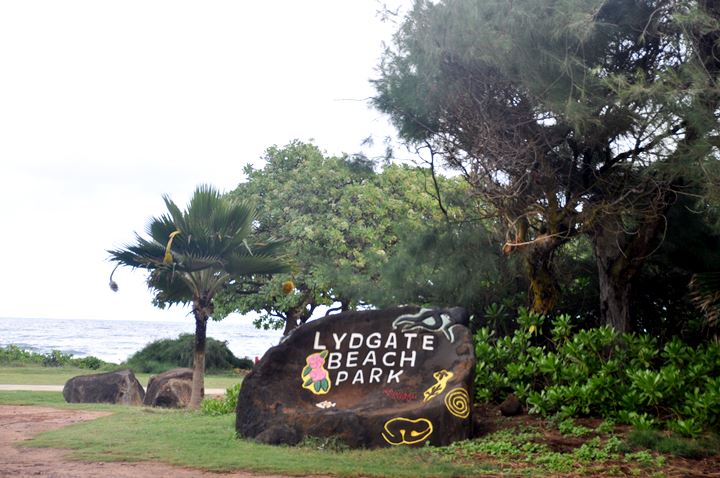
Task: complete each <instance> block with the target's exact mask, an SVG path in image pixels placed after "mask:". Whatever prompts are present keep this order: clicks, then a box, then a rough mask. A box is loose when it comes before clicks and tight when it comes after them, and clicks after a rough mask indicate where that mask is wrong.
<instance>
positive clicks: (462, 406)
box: [445, 388, 470, 420]
mask: <svg viewBox="0 0 720 478" xmlns="http://www.w3.org/2000/svg"><path fill="white" fill-rule="evenodd" d="M445 406H446V407H447V409H448V411H449V412H450V413H452V414H453V415H455V416H456V417H458V418H461V419H463V420H464V419H466V418H468V417H469V416H470V396H469V395H468V393H467V390H465V389H464V388H454V389H452V390H450V391H449V392H448V393H447V394H446V395H445Z"/></svg>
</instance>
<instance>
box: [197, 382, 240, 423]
mask: <svg viewBox="0 0 720 478" xmlns="http://www.w3.org/2000/svg"><path fill="white" fill-rule="evenodd" d="M241 385H242V384H240V383H237V384H235V385H233V386H232V387H229V388H228V389H226V390H225V396H223V397H218V398H207V399H205V400H203V401H202V403H201V404H200V410H201V411H202V413H203V414H205V415H212V416H215V415H226V414H228V413H235V409H236V408H237V402H238V395H239V394H240V386H241Z"/></svg>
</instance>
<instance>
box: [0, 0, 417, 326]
mask: <svg viewBox="0 0 720 478" xmlns="http://www.w3.org/2000/svg"><path fill="white" fill-rule="evenodd" d="M385 3H387V4H388V6H397V5H407V4H408V3H410V1H409V0H404V1H403V0H396V1H391V0H388V1H387V2H385ZM379 7H380V4H379V3H378V2H376V1H375V0H295V1H292V0H287V1H280V0H274V1H272V0H263V1H253V2H250V1H239V0H234V1H202V2H201V1H178V0H172V1H151V0H142V1H132V0H130V1H128V0H124V1H112V2H111V1H100V0H87V1H68V0H63V1H57V0H50V1H34V0H7V1H3V2H0V178H1V183H0V212H1V213H2V222H1V224H2V226H0V254H2V260H1V261H0V264H1V268H0V317H20V318H23V317H26V318H35V317H38V318H82V319H135V320H137V319H139V320H150V319H153V320H154V319H168V320H181V319H184V318H185V315H186V314H187V310H183V309H178V308H172V309H169V310H166V311H161V310H158V309H155V308H153V307H152V306H151V305H150V299H151V295H150V293H149V292H148V290H147V288H146V287H145V285H144V274H143V272H142V271H131V270H122V269H119V270H118V272H116V274H115V279H116V281H117V282H118V284H119V286H120V290H119V292H117V293H113V292H112V291H111V290H110V289H109V287H108V285H107V284H108V277H109V275H110V272H111V270H112V265H111V264H110V263H109V262H107V253H106V250H107V249H111V248H114V247H117V246H120V245H122V244H124V243H127V242H130V241H132V240H133V232H134V231H138V232H143V231H144V227H145V224H146V223H147V220H148V219H149V218H150V217H151V216H153V215H158V214H160V213H162V212H163V211H164V205H163V203H162V199H161V196H162V194H165V193H167V194H169V195H170V196H171V197H172V198H173V199H174V200H175V201H176V202H178V204H183V205H184V204H186V202H187V199H188V198H189V196H190V194H191V193H192V191H193V189H194V188H195V186H196V185H198V184H200V183H210V184H213V185H215V186H217V187H218V188H220V189H221V190H225V191H228V190H231V189H233V188H234V187H235V186H236V185H237V183H239V182H240V181H242V179H243V178H242V169H243V166H244V165H245V164H247V163H250V162H255V163H256V164H259V163H258V159H259V158H260V156H261V155H262V153H263V151H264V150H265V149H266V148H267V147H269V146H271V145H273V144H278V145H282V144H285V143H287V142H289V141H290V140H292V139H295V138H297V139H301V140H309V139H314V140H315V143H316V144H317V145H318V146H320V147H321V148H322V149H324V150H326V151H327V152H328V153H330V154H336V153H341V152H349V153H351V152H356V151H360V150H361V146H360V144H361V141H362V139H363V138H365V137H367V136H368V135H370V134H373V135H375V136H377V137H378V138H380V137H382V136H384V135H387V134H390V132H391V131H392V128H390V126H389V125H388V123H387V121H386V119H385V118H384V117H383V115H381V114H380V113H378V112H376V111H374V110H371V109H370V108H369V107H368V105H367V102H366V101H365V99H366V98H368V97H369V96H371V95H373V89H372V87H371V85H370V84H369V82H368V80H369V78H371V77H373V76H375V71H374V68H375V66H376V65H377V63H378V59H379V56H380V54H381V51H382V47H381V42H382V40H388V39H389V38H390V35H391V34H392V32H393V31H394V28H395V27H394V26H393V25H390V24H384V23H382V22H381V21H380V19H379V18H378V16H377V15H376V12H377V10H378V9H379Z"/></svg>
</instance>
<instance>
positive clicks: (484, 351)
mask: <svg viewBox="0 0 720 478" xmlns="http://www.w3.org/2000/svg"><path fill="white" fill-rule="evenodd" d="M517 322H518V324H519V326H518V328H517V329H516V330H515V331H514V333H513V334H511V335H507V336H496V335H495V334H494V333H493V332H492V331H491V329H490V328H488V327H482V328H480V329H479V330H478V331H477V333H476V335H475V355H476V359H477V368H476V374H475V393H476V399H477V400H478V401H479V402H481V403H488V402H489V403H499V402H500V401H502V400H504V399H505V398H506V397H507V396H508V394H511V393H512V394H515V396H517V397H518V399H519V400H520V401H521V402H522V403H523V405H524V406H525V407H526V409H528V410H529V412H530V413H534V414H538V415H542V416H545V417H551V416H555V417H557V418H558V419H560V421H559V428H560V431H561V432H562V433H563V434H571V435H580V434H583V433H586V432H587V430H585V429H583V428H579V427H578V426H577V425H576V424H575V423H574V422H573V421H572V420H571V419H572V418H575V417H588V416H593V417H602V418H607V419H612V420H613V421H614V422H616V423H624V424H630V425H633V426H634V427H635V428H637V429H643V430H647V429H653V428H667V429H670V430H672V431H674V432H676V433H677V434H680V435H683V436H688V437H693V438H695V437H699V436H700V435H702V434H703V432H704V431H708V430H716V429H718V427H720V343H718V342H716V341H708V342H705V343H703V344H700V345H697V346H691V345H690V344H687V343H685V342H683V341H682V340H681V339H680V338H678V337H674V338H673V339H672V340H669V341H667V342H666V343H664V344H660V343H658V340H657V339H656V338H655V337H653V336H652V335H649V334H633V333H620V332H618V331H616V330H615V329H613V328H611V327H609V326H603V327H598V328H589V329H575V328H574V327H573V325H572V321H571V319H570V317H569V316H567V315H562V316H558V317H556V318H554V319H553V320H548V319H547V318H546V317H545V316H544V315H541V314H537V313H535V312H532V311H530V310H528V309H521V310H520V312H519V314H518V317H517ZM543 330H544V331H545V332H546V335H545V337H541V336H540V337H539V336H538V334H537V333H536V331H543Z"/></svg>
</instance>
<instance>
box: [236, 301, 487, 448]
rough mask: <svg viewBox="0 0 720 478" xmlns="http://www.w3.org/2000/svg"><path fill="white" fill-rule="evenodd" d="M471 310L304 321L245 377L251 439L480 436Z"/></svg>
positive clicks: (243, 428)
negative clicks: (475, 428)
mask: <svg viewBox="0 0 720 478" xmlns="http://www.w3.org/2000/svg"><path fill="white" fill-rule="evenodd" d="M467 323H468V318H467V314H466V313H465V311H464V310H463V309H460V308H453V309H420V308H417V307H401V308H394V309H386V310H371V311H357V312H345V313H342V314H337V315H333V316H329V317H325V318H323V319H320V320H316V321H313V322H310V323H307V324H305V325H303V326H302V327H300V328H298V329H297V330H295V331H294V332H293V333H292V334H291V335H290V336H289V337H288V338H287V339H286V340H285V341H284V342H283V343H281V344H280V345H278V346H276V347H273V348H271V349H270V350H269V351H268V352H267V353H266V354H265V356H264V357H263V358H262V360H261V361H260V362H259V363H258V364H257V365H256V366H255V368H254V369H253V371H252V372H251V373H250V374H249V375H248V376H247V377H246V378H245V380H244V382H243V386H242V389H241V390H240V397H239V400H238V409H237V424H236V426H237V431H238V433H239V434H240V435H241V436H245V437H251V438H256V439H258V440H260V441H263V442H266V443H289V444H293V443H296V442H298V441H299V440H301V439H302V438H303V437H306V436H315V437H335V438H337V439H339V440H341V441H343V442H345V443H346V444H347V445H349V446H352V447H361V446H362V447H379V446H397V445H424V444H426V443H430V444H433V445H446V444H448V443H451V442H453V441H457V440H463V439H466V438H468V437H469V436H470V431H471V430H470V428H471V417H470V410H471V397H472V376H473V370H474V368H475V358H474V354H473V346H472V340H471V336H470V332H469V331H468V328H467Z"/></svg>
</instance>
